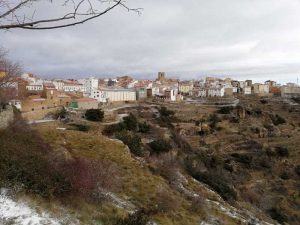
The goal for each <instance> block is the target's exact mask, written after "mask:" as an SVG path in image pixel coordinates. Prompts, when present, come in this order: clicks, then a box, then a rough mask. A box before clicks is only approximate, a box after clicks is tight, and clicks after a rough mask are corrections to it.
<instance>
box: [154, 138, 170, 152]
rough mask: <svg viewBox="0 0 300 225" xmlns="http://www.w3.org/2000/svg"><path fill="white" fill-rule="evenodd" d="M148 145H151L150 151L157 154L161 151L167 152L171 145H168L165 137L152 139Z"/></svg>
mask: <svg viewBox="0 0 300 225" xmlns="http://www.w3.org/2000/svg"><path fill="white" fill-rule="evenodd" d="M149 146H150V147H151V149H152V151H153V152H154V153H157V154H159V153H163V152H168V151H170V150H171V148H172V146H171V145H170V142H169V141H167V140H165V139H158V140H155V141H152V142H150V143H149Z"/></svg>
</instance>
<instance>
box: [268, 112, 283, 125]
mask: <svg viewBox="0 0 300 225" xmlns="http://www.w3.org/2000/svg"><path fill="white" fill-rule="evenodd" d="M271 120H272V122H273V124H274V125H275V126H277V125H280V124H283V123H286V120H285V119H284V118H283V117H281V116H279V115H277V114H276V115H275V116H274V115H271Z"/></svg>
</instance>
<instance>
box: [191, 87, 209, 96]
mask: <svg viewBox="0 0 300 225" xmlns="http://www.w3.org/2000/svg"><path fill="white" fill-rule="evenodd" d="M190 95H192V96H195V97H200V98H206V97H207V89H206V88H194V89H193V90H192V92H191V94H190Z"/></svg>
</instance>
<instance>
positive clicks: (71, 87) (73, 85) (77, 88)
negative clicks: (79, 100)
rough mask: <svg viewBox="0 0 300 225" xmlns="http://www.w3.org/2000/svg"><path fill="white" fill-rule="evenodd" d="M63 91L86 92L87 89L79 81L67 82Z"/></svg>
mask: <svg viewBox="0 0 300 225" xmlns="http://www.w3.org/2000/svg"><path fill="white" fill-rule="evenodd" d="M63 90H64V92H85V87H84V86H83V84H80V83H78V82H77V81H65V82H64V86H63Z"/></svg>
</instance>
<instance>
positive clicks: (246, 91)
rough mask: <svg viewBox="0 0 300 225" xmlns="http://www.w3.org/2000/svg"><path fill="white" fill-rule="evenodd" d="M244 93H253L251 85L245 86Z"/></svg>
mask: <svg viewBox="0 0 300 225" xmlns="http://www.w3.org/2000/svg"><path fill="white" fill-rule="evenodd" d="M243 90H244V95H251V93H252V91H251V87H248V86H247V87H244V89H243Z"/></svg>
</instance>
